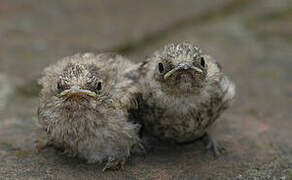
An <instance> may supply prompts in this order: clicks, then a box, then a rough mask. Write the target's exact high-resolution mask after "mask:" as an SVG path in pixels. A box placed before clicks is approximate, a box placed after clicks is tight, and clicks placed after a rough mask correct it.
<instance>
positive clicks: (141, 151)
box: [131, 143, 147, 156]
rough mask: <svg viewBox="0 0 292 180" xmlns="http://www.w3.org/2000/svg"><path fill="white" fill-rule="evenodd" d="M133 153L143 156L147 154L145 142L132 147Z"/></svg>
mask: <svg viewBox="0 0 292 180" xmlns="http://www.w3.org/2000/svg"><path fill="white" fill-rule="evenodd" d="M131 153H133V154H137V155H140V156H143V155H146V154H147V149H146V148H145V147H144V145H143V144H141V143H139V144H136V145H135V146H133V147H132V149H131Z"/></svg>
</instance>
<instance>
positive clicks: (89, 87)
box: [40, 55, 106, 110]
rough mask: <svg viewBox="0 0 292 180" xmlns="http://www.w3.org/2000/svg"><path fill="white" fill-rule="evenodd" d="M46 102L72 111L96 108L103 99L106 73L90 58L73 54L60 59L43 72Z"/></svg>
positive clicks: (42, 80)
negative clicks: (52, 102)
mask: <svg viewBox="0 0 292 180" xmlns="http://www.w3.org/2000/svg"><path fill="white" fill-rule="evenodd" d="M40 82H41V84H42V86H43V90H42V92H41V94H42V96H43V97H44V98H45V99H50V100H52V101H54V103H58V105H60V106H62V107H67V108H72V110H74V109H75V108H74V107H76V108H77V107H79V108H80V107H81V108H82V107H83V106H91V105H95V106H96V102H98V101H101V100H102V99H103V97H104V96H105V93H104V88H105V84H106V77H105V73H103V71H102V69H100V68H99V67H98V65H97V64H96V63H95V62H94V59H93V58H89V57H86V56H84V57H81V56H80V55H75V56H72V57H67V58H65V59H63V60H61V61H60V62H59V63H57V64H56V65H53V66H50V67H49V68H47V69H46V70H45V76H44V77H43V78H42V79H41V81H40Z"/></svg>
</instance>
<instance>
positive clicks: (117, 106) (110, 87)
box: [38, 53, 140, 168]
mask: <svg viewBox="0 0 292 180" xmlns="http://www.w3.org/2000/svg"><path fill="white" fill-rule="evenodd" d="M131 66H132V64H131V62H129V61H128V60H127V59H125V58H123V57H122V56H119V55H110V54H99V55H94V54H91V53H85V54H76V55H74V56H70V57H65V58H63V59H62V60H60V61H58V62H57V63H56V64H55V65H51V66H49V67H48V68H46V69H45V72H44V76H43V77H42V78H41V79H40V81H39V82H40V84H41V85H42V87H43V88H42V90H41V93H40V105H39V109H38V123H39V125H40V127H41V128H42V129H43V130H44V131H45V132H46V134H47V141H48V143H49V144H52V145H53V146H56V147H58V148H61V149H63V150H64V151H65V152H67V153H69V154H70V155H73V156H78V157H80V158H84V159H86V160H87V161H88V162H89V163H96V162H104V161H105V162H107V163H108V164H107V165H106V168H111V166H115V165H117V164H119V163H120V164H122V163H124V162H125V160H126V159H127V158H128V157H129V155H130V151H131V148H132V147H133V146H136V145H138V144H139V137H138V131H139V128H140V126H139V125H137V124H134V123H132V122H129V121H128V109H129V108H134V109H135V108H136V106H137V103H136V100H135V96H136V94H137V91H138V90H137V88H136V87H135V86H134V85H133V84H134V82H133V81H132V80H131V79H129V78H128V77H127V73H128V70H129V69H131ZM99 82H100V83H101V86H102V88H101V87H99V89H98V90H96V89H95V88H96V87H97V86H98V83H99ZM59 86H60V87H59ZM70 87H73V88H72V89H73V90H75V89H76V88H77V87H82V88H83V89H87V90H90V92H91V91H94V92H96V98H93V97H87V96H81V97H78V98H77V99H76V98H75V97H74V96H72V97H68V98H64V97H59V96H58V94H59V93H60V88H61V90H64V89H70ZM58 88H59V89H58ZM74 98H75V99H74Z"/></svg>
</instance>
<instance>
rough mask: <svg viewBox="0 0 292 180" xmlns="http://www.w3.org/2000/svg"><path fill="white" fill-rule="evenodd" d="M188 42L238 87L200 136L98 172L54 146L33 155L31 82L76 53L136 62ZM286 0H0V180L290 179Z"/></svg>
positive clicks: (290, 11) (289, 15) (291, 61)
mask: <svg viewBox="0 0 292 180" xmlns="http://www.w3.org/2000/svg"><path fill="white" fill-rule="evenodd" d="M183 40H188V41H190V42H193V43H195V44H198V45H199V46H201V48H202V49H203V51H204V52H205V53H207V54H210V55H211V56H213V57H215V58H216V59H217V60H218V61H219V62H220V63H221V65H222V66H223V70H224V72H225V73H226V74H228V75H229V76H230V77H231V79H233V80H234V81H235V83H236V85H237V96H236V101H235V103H234V106H233V107H232V108H230V109H229V110H228V111H227V112H226V113H224V114H223V116H221V117H220V118H219V120H218V121H217V123H216V125H215V129H214V134H215V135H216V138H217V140H218V142H219V144H221V145H222V146H223V147H224V148H225V150H224V152H223V154H222V156H221V157H219V158H217V159H216V158H214V155H213V153H212V152H211V151H205V142H204V141H196V142H194V143H192V144H188V145H184V146H176V147H160V148H157V149H155V150H154V151H153V152H151V153H150V154H148V155H147V156H144V157H143V156H135V157H133V158H131V160H130V161H129V162H128V164H127V165H126V166H125V169H124V170H122V171H107V172H105V173H102V172H101V166H98V165H87V164H85V163H84V162H83V161H81V160H78V159H71V158H67V157H65V156H62V155H61V154H60V153H59V152H58V151H55V150H54V149H49V150H46V151H45V152H42V153H40V154H37V153H35V152H34V146H33V140H34V138H35V137H37V133H38V132H37V128H36V126H35V124H34V121H35V120H36V108H37V105H38V92H39V90H40V88H39V87H38V85H37V83H36V81H37V79H38V78H39V77H40V76H41V72H42V70H43V68H44V67H46V66H48V65H49V64H51V63H54V62H56V61H57V60H58V59H60V58H62V57H64V56H69V55H73V54H75V53H78V52H87V51H91V52H95V53H98V52H102V51H115V52H118V53H121V54H123V55H125V56H127V57H129V58H130V59H131V60H133V61H135V62H139V61H141V60H143V58H144V57H145V56H147V55H151V54H152V53H153V51H154V50H156V49H159V48H162V47H163V46H164V45H165V44H167V43H170V42H177V41H183ZM291 70H292V2H291V0H148V1H136V0H111V1H106V0H82V1H81V0H1V1H0V179H1V180H2V179H97V178H98V179H105V180H109V179H141V180H142V179H143V180H144V179H145V180H146V179H155V180H168V179H229V178H230V179H238V180H239V179H283V180H284V179H285V180H286V179H290V180H291V179H292V141H291V139H292V132H291V129H292V122H291V117H292V112H291V109H292V80H291V77H292V73H291Z"/></svg>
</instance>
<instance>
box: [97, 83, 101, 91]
mask: <svg viewBox="0 0 292 180" xmlns="http://www.w3.org/2000/svg"><path fill="white" fill-rule="evenodd" d="M101 89H102V86H101V82H98V84H97V86H96V90H97V91H100V90H101Z"/></svg>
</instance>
